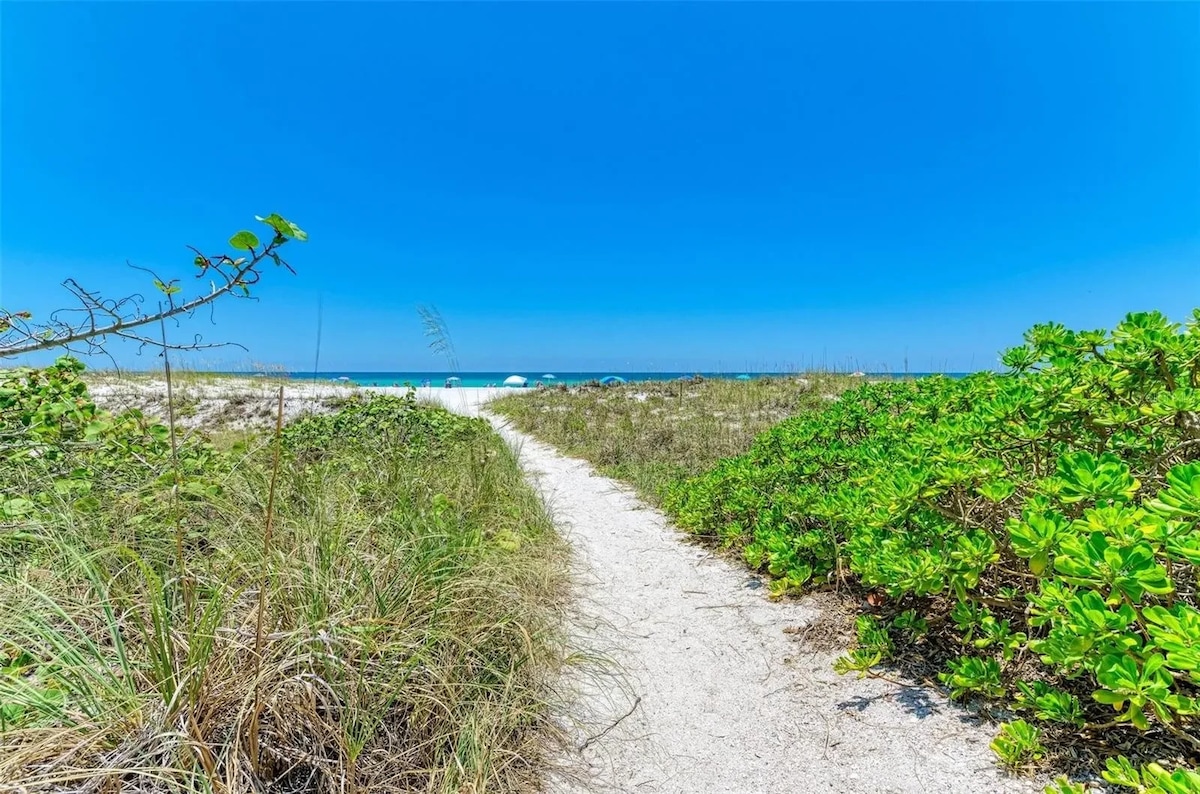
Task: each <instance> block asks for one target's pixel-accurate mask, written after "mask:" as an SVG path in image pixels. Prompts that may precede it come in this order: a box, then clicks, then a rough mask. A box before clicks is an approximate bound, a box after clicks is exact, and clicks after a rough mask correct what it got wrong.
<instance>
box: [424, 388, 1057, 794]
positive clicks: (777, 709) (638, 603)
mask: <svg viewBox="0 0 1200 794" xmlns="http://www.w3.org/2000/svg"><path fill="white" fill-rule="evenodd" d="M421 391H422V393H423V396H425V397H431V398H433V399H436V400H438V401H440V402H442V403H443V404H444V405H446V406H447V407H449V408H451V409H452V410H455V411H459V412H461V413H467V414H480V406H481V405H483V404H484V403H485V402H486V400H487V399H488V398H489V397H490V396H491V394H494V391H491V390H486V389H478V390H476V389H459V390H442V389H423V390H421ZM480 415H483V416H485V417H487V418H488V419H489V420H490V421H492V423H493V424H494V425H495V426H496V427H497V429H498V430H499V432H500V433H501V434H502V435H503V436H504V437H505V438H506V439H507V440H508V441H509V442H510V443H512V444H513V445H514V447H515V448H516V449H517V450H518V452H519V454H520V458H521V462H522V466H523V467H524V469H525V471H526V472H527V474H528V476H529V477H530V480H531V482H532V483H533V484H534V485H535V487H537V489H538V490H539V491H540V492H541V493H542V495H543V498H544V499H545V500H546V503H547V505H548V506H549V509H550V511H551V514H552V515H553V516H554V519H555V521H556V523H557V524H558V526H559V528H560V531H561V532H562V533H563V534H564V536H565V537H566V539H567V540H568V541H569V542H570V544H571V546H572V548H573V549H574V554H575V557H576V559H575V565H576V568H577V570H576V578H577V580H578V582H579V585H578V587H579V610H578V612H579V614H578V615H576V617H575V619H574V621H575V629H576V631H578V632H580V635H581V636H580V641H581V643H582V645H583V646H584V647H588V648H592V649H599V650H600V651H602V652H604V653H606V654H608V655H609V656H611V657H612V658H613V659H615V660H616V661H617V662H618V663H619V665H620V666H621V668H622V670H621V673H620V674H614V675H611V676H609V677H600V678H596V677H592V678H590V679H588V680H585V681H576V682H574V688H575V689H577V690H578V692H579V694H578V696H577V698H576V702H575V704H574V706H573V707H572V713H571V714H570V722H571V729H572V732H573V734H574V735H575V736H576V738H577V742H576V746H577V747H578V746H580V745H582V744H584V743H586V744H587V746H586V748H585V749H583V750H582V751H581V752H579V753H578V756H577V757H576V758H574V759H566V760H565V761H564V769H566V770H568V772H569V773H570V774H569V775H566V776H562V777H556V778H555V779H553V780H551V781H550V785H549V789H550V790H551V791H554V792H571V793H572V794H574V793H575V792H600V791H606V792H607V791H620V792H656V793H657V792H678V793H679V794H684V793H685V792H686V793H687V794H693V793H694V794H720V793H721V792H731V793H733V794H743V793H744V794H752V793H757V792H779V793H780V794H784V793H785V792H786V794H803V793H804V792H846V793H849V792H854V793H855V794H858V793H859V792H861V793H862V794H867V793H868V792H870V793H871V794H880V793H882V792H895V793H896V794H899V793H900V792H904V793H905V794H907V793H908V792H930V793H931V794H934V793H936V794H951V793H957V792H961V793H962V794H990V793H991V792H1036V791H1040V790H1041V789H1040V786H1035V785H1034V784H1033V783H1032V782H1031V781H1028V780H1019V779H1013V778H1010V777H1007V776H1005V775H1004V774H1003V773H1001V772H1000V771H999V770H998V769H997V767H996V766H995V763H994V761H993V757H992V753H991V751H990V750H989V749H988V746H987V745H988V742H989V741H990V739H991V736H992V735H993V733H994V731H995V728H994V727H989V726H980V725H977V724H975V723H974V722H972V721H971V719H970V717H969V715H967V714H966V713H965V712H963V711H962V710H961V709H959V708H957V707H955V706H953V705H952V704H949V703H947V701H946V700H945V699H944V698H943V697H942V696H941V695H940V694H938V693H936V692H934V691H931V690H927V689H924V688H917V687H907V688H906V687H900V686H897V685H895V684H891V683H888V682H884V681H879V680H858V679H856V678H854V677H853V676H840V675H837V674H836V673H834V672H833V670H832V668H831V663H832V660H833V658H834V657H835V656H836V655H837V654H836V653H824V652H814V651H811V650H809V649H806V648H805V646H804V645H803V643H800V642H796V641H795V640H794V639H793V638H792V637H791V636H790V635H788V634H785V633H784V631H783V629H784V628H786V627H795V626H804V625H806V624H808V623H810V622H811V621H812V620H813V619H814V618H815V617H816V615H817V612H816V610H815V609H814V608H813V607H811V606H806V605H805V604H804V603H795V602H784V603H773V602H771V601H769V600H768V599H767V598H766V597H765V594H764V589H763V588H756V587H755V586H754V585H756V584H757V582H756V580H755V579H754V578H753V577H751V576H749V575H748V573H747V572H746V571H745V570H744V569H739V568H737V567H736V566H734V565H732V564H730V563H727V562H725V561H724V560H721V559H719V558H716V557H713V556H712V555H711V554H709V553H707V552H706V551H704V550H703V549H701V548H699V547H698V546H696V545H694V544H690V543H687V542H686V541H685V540H684V539H683V538H682V537H681V536H680V534H679V533H678V531H676V530H675V529H673V528H672V527H671V526H670V525H669V524H668V523H667V521H666V519H665V518H664V517H663V515H662V514H661V513H660V512H658V511H657V510H653V509H650V508H648V507H646V506H645V505H644V504H643V503H641V502H640V501H639V500H638V499H637V498H636V497H634V496H633V495H632V494H631V493H629V492H628V491H627V490H626V489H625V488H624V487H623V486H621V485H619V484H618V483H616V482H614V481H613V480H610V479H608V478H605V477H601V476H598V475H597V474H596V473H595V472H594V471H593V470H592V468H591V467H590V466H589V465H588V464H587V463H585V462H583V461H580V460H575V459H572V458H567V457H564V456H562V455H560V454H559V453H557V452H556V451H555V450H553V449H552V448H550V447H548V446H546V445H544V444H541V443H539V442H537V441H534V440H533V439H531V438H529V437H527V436H524V435H522V434H521V433H518V432H516V431H515V430H513V429H512V428H510V427H508V426H507V425H506V424H505V423H504V421H503V420H501V419H499V418H497V417H494V416H490V415H488V414H487V413H486V412H484V413H482V414H480ZM635 704H636V707H635ZM631 709H632V711H631ZM625 714H628V716H627V717H626V718H625V719H623V720H620V721H619V722H618V723H617V724H616V725H615V727H612V728H611V730H609V731H608V732H607V733H606V734H604V735H603V736H601V737H599V738H595V739H593V740H592V741H590V742H588V739H589V738H590V737H595V736H596V735H597V734H599V733H601V732H602V731H604V730H605V729H606V728H609V727H610V726H612V725H613V724H614V723H615V722H617V721H618V720H619V719H620V718H621V717H622V715H625Z"/></svg>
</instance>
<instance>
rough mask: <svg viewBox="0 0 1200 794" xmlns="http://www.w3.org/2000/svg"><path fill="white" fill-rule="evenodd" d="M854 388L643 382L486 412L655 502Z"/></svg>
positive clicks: (828, 382)
mask: <svg viewBox="0 0 1200 794" xmlns="http://www.w3.org/2000/svg"><path fill="white" fill-rule="evenodd" d="M859 383H861V381H860V380H858V379H855V378H851V377H848V376H844V375H831V374H808V375H804V376H791V377H774V378H758V379H756V380H752V381H737V380H716V379H709V380H699V379H698V380H689V381H670V382H647V383H639V384H625V385H621V386H609V387H595V388H574V389H569V390H546V391H536V392H532V393H528V392H522V393H519V394H512V395H506V396H504V397H501V398H499V399H497V400H495V401H493V402H492V403H490V404H489V410H493V411H495V412H496V413H499V414H502V415H503V416H506V417H508V418H509V419H511V420H512V421H513V422H514V424H515V425H516V426H517V427H518V428H519V429H521V430H522V431H524V432H527V433H530V434H532V435H533V436H535V437H537V438H539V439H541V440H543V441H546V442H547V443H550V444H553V445H554V446H556V447H558V448H559V449H560V450H562V451H563V452H565V453H566V454H568V455H574V456H576V457H581V458H584V459H585V460H588V461H589V462H591V463H592V464H594V465H595V466H596V467H597V468H598V469H599V470H600V471H601V472H603V473H604V474H607V475H609V476H612V477H615V478H617V479H621V480H625V481H627V482H629V483H631V484H633V485H634V486H635V487H636V488H637V490H638V492H639V493H640V494H641V495H642V496H643V497H644V498H646V499H647V500H649V501H651V502H653V503H655V504H657V503H658V502H659V500H660V498H661V494H662V490H663V488H665V487H666V486H668V485H670V484H671V483H673V482H676V481H678V480H679V479H681V478H683V477H688V476H691V475H695V474H700V473H701V472H704V471H707V470H708V469H710V468H711V467H712V465H713V464H714V463H716V462H717V461H718V460H720V459H721V458H725V457H730V456H733V455H739V454H741V453H743V452H745V451H746V450H747V449H748V448H749V446H750V443H751V442H752V441H753V440H754V437H755V436H756V435H758V434H759V433H761V432H762V431H763V430H766V429H767V428H769V427H771V426H772V425H774V424H776V423H778V422H779V421H781V420H783V419H785V418H787V417H788V416H791V415H793V414H795V413H797V412H799V411H804V410H808V409H811V408H816V407H820V406H822V405H825V404H826V403H827V402H828V401H829V400H831V399H835V398H836V397H837V395H838V394H840V393H841V392H842V391H844V390H845V389H847V388H849V387H852V386H854V385H857V384H859Z"/></svg>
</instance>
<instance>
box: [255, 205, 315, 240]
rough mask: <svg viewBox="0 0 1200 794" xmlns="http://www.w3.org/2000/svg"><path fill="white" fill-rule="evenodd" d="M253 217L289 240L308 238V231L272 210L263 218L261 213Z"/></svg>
mask: <svg viewBox="0 0 1200 794" xmlns="http://www.w3.org/2000/svg"><path fill="white" fill-rule="evenodd" d="M254 219H255V220H256V221H261V222H263V223H265V224H267V225H268V226H270V227H271V228H272V229H274V230H275V233H276V234H278V235H280V236H282V237H286V238H288V239H291V240H299V241H300V242H302V243H303V242H306V241H307V240H308V232H306V231H304V230H303V229H301V228H300V227H299V226H297V225H296V224H294V223H292V222H291V221H289V220H288V219H287V218H284V217H282V216H281V215H279V214H277V213H274V212H272V213H271V214H270V215H268V216H267V217H265V218H264V217H262V216H261V215H255V216H254Z"/></svg>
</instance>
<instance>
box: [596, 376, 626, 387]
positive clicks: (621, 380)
mask: <svg viewBox="0 0 1200 794" xmlns="http://www.w3.org/2000/svg"><path fill="white" fill-rule="evenodd" d="M600 382H601V383H603V384H604V385H605V386H611V385H612V384H614V383H624V382H625V379H624V378H622V377H620V376H618V375H609V376H607V377H604V378H601V379H600Z"/></svg>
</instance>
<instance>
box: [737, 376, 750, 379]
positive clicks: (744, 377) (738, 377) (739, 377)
mask: <svg viewBox="0 0 1200 794" xmlns="http://www.w3.org/2000/svg"><path fill="white" fill-rule="evenodd" d="M736 379H737V380H751V378H750V376H749V375H738V376H737V378H736Z"/></svg>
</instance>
